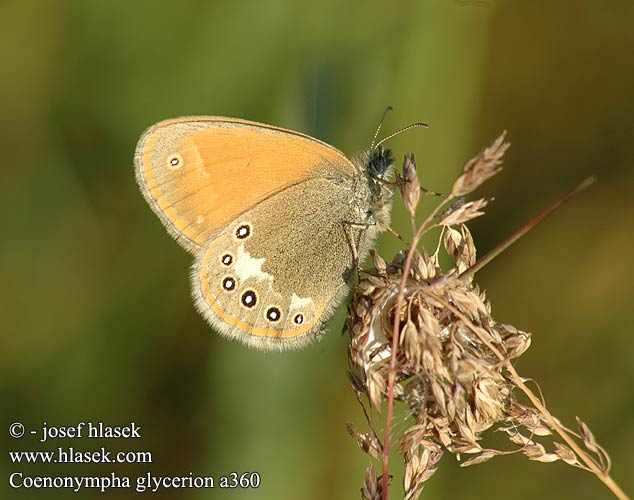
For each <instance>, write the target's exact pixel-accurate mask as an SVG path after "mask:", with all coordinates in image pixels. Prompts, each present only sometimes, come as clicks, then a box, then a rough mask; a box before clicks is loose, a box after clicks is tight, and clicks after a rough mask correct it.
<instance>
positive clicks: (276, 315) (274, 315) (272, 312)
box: [266, 307, 282, 323]
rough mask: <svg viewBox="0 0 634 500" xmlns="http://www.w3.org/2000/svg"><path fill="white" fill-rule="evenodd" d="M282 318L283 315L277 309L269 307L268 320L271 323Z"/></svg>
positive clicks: (267, 311)
mask: <svg viewBox="0 0 634 500" xmlns="http://www.w3.org/2000/svg"><path fill="white" fill-rule="evenodd" d="M281 317H282V313H281V312H280V310H279V309H278V308H277V307H269V308H268V309H267V310H266V319H268V320H269V321H270V322H271V323H274V322H275V321H278V320H279V319H280V318H281Z"/></svg>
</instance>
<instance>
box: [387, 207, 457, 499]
mask: <svg viewBox="0 0 634 500" xmlns="http://www.w3.org/2000/svg"><path fill="white" fill-rule="evenodd" d="M453 199H454V198H453V196H452V195H449V196H448V197H447V198H446V199H445V200H444V201H443V202H442V203H440V204H439V205H438V206H437V207H436V208H435V209H434V210H433V211H432V212H431V213H430V214H429V215H428V216H427V218H426V219H425V221H424V222H423V223H422V224H421V225H420V227H419V229H418V231H416V234H414V237H413V238H412V241H411V243H410V246H409V251H408V252H407V256H406V257H405V262H404V263H403V273H402V276H401V282H400V285H399V290H398V295H397V297H396V309H395V312H394V323H393V329H392V354H391V357H390V371H389V372H388V377H387V408H386V410H385V413H386V414H385V434H384V436H383V449H382V450H381V451H382V455H381V459H382V460H381V461H382V475H381V499H382V500H387V499H388V488H389V477H390V475H389V455H390V427H391V423H392V413H393V410H394V378H395V377H396V352H397V350H398V341H399V328H398V326H399V323H400V317H401V309H402V304H403V297H404V295H405V283H406V282H407V276H408V275H409V271H410V268H411V266H412V258H413V256H414V252H415V251H416V248H417V247H418V242H419V240H420V238H421V237H422V235H423V233H424V232H425V228H426V227H427V225H428V224H429V223H430V222H431V221H432V220H433V218H434V217H435V216H436V214H437V213H438V212H439V211H440V209H441V208H442V207H444V206H446V205H447V204H448V203H450V202H451V201H453ZM415 229H416V222H415V220H414V217H412V232H414V230H415Z"/></svg>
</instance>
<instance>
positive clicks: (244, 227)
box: [235, 222, 252, 240]
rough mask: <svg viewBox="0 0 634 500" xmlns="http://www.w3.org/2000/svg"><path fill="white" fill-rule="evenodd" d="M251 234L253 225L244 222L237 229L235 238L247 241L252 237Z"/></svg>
mask: <svg viewBox="0 0 634 500" xmlns="http://www.w3.org/2000/svg"><path fill="white" fill-rule="evenodd" d="M251 233H252V230H251V224H249V223H248V222H243V223H241V224H240V225H239V226H238V227H237V228H236V232H235V237H236V238H237V239H238V240H246V239H247V238H248V237H249V236H251Z"/></svg>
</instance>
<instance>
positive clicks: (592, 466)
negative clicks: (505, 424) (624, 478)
mask: <svg viewBox="0 0 634 500" xmlns="http://www.w3.org/2000/svg"><path fill="white" fill-rule="evenodd" d="M436 299H437V300H438V301H439V302H441V303H442V304H443V305H444V306H445V307H446V308H447V309H448V310H450V311H451V312H452V313H453V314H455V315H456V317H458V318H460V320H461V321H462V322H463V323H464V324H465V325H466V326H467V327H468V328H469V329H470V330H471V331H472V332H473V333H474V334H475V335H477V336H478V338H479V339H480V340H481V341H482V342H483V343H484V344H485V345H486V346H487V347H488V348H489V349H490V350H491V352H493V354H495V356H496V357H497V358H498V359H499V360H500V361H501V362H503V363H504V365H505V366H506V369H507V370H508V371H509V373H510V374H511V376H512V377H513V381H514V382H515V384H516V385H517V387H519V388H520V389H521V390H522V392H523V393H524V394H526V396H527V397H528V399H529V400H530V402H531V403H532V404H533V405H534V406H535V408H537V410H539V412H540V413H541V414H542V416H543V417H544V418H545V419H546V421H547V422H548V425H550V426H551V428H552V429H554V430H555V432H557V434H559V436H560V437H561V438H562V439H563V440H564V441H565V442H566V444H567V445H568V446H570V448H572V449H573V450H574V452H575V453H576V454H577V455H578V456H579V457H580V458H581V459H582V460H583V462H584V463H585V465H586V466H587V467H588V469H589V470H590V471H591V472H592V473H593V474H594V475H595V476H597V477H598V478H599V480H600V481H602V482H603V483H604V484H605V485H606V486H607V487H608V488H609V489H610V490H611V491H612V493H614V496H616V497H617V498H619V499H621V500H628V498H629V497H628V496H627V495H626V494H625V492H624V491H623V490H622V489H621V488H620V487H619V485H618V484H616V483H615V482H614V480H613V479H612V477H610V475H609V474H608V472H607V471H604V470H602V469H601V468H600V467H599V466H598V465H597V463H596V462H595V461H594V460H592V458H590V457H589V456H588V455H587V454H586V453H585V452H584V451H583V450H582V449H581V448H580V447H579V446H578V445H577V443H576V442H575V440H574V439H572V438H571V437H570V435H569V433H568V432H566V429H565V428H564V427H563V426H562V425H561V424H560V423H559V422H558V421H557V419H556V418H554V417H553V416H552V414H551V413H550V412H549V411H548V409H547V408H546V406H545V405H544V404H543V403H542V400H541V399H540V398H538V397H537V396H536V395H535V393H534V392H533V391H531V390H530V388H529V387H528V386H527V385H526V384H525V383H524V380H523V379H522V377H520V375H519V374H518V373H517V371H515V368H514V367H513V365H512V363H511V362H510V361H509V360H508V359H506V358H505V357H504V356H503V355H502V353H501V352H500V351H498V350H497V349H496V348H495V346H494V345H492V344H491V343H490V342H489V341H488V340H487V338H486V336H484V335H482V334H481V332H480V331H479V329H478V328H477V327H476V326H475V325H474V324H473V323H472V322H471V321H470V320H469V319H468V318H467V317H466V316H464V315H463V314H462V313H461V312H460V311H459V310H458V309H457V308H455V307H454V306H452V305H451V304H450V303H449V302H447V301H446V300H444V298H443V297H441V296H439V295H438V296H436Z"/></svg>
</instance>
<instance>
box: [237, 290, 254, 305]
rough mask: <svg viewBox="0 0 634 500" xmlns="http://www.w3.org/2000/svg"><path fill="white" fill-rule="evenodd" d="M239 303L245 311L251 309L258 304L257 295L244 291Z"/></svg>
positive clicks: (250, 291)
mask: <svg viewBox="0 0 634 500" xmlns="http://www.w3.org/2000/svg"><path fill="white" fill-rule="evenodd" d="M240 303H241V304H242V305H243V306H244V307H246V308H247V309H251V308H252V307H255V305H256V304H257V303H258V295H257V294H256V293H255V291H253V290H246V291H245V292H243V294H242V295H241V296H240Z"/></svg>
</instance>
